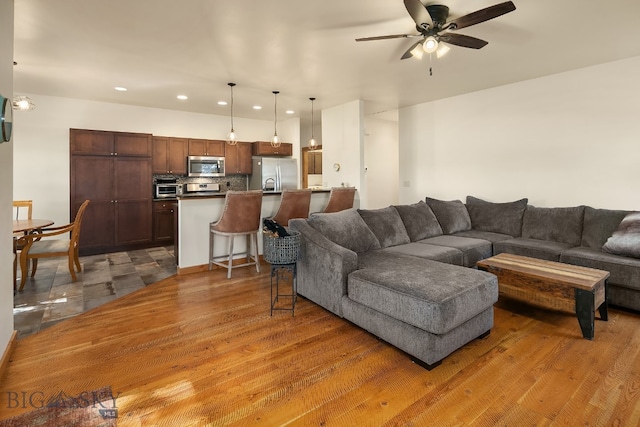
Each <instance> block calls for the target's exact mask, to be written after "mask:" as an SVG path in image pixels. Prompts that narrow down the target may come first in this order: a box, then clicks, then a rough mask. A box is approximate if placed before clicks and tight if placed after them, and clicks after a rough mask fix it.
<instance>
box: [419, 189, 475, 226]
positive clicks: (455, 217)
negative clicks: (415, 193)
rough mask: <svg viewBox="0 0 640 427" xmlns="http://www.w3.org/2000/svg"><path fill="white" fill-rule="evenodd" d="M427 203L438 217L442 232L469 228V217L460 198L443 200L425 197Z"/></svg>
mask: <svg viewBox="0 0 640 427" xmlns="http://www.w3.org/2000/svg"><path fill="white" fill-rule="evenodd" d="M426 201H427V205H429V207H430V208H431V210H432V211H433V213H434V214H435V215H436V218H438V222H439V223H440V227H442V231H443V232H444V234H453V233H457V232H459V231H468V230H471V218H469V212H467V208H466V207H465V205H464V203H462V202H461V201H460V200H451V201H444V200H438V199H432V198H431V197H427V198H426Z"/></svg>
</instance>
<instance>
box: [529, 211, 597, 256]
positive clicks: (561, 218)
mask: <svg viewBox="0 0 640 427" xmlns="http://www.w3.org/2000/svg"><path fill="white" fill-rule="evenodd" d="M583 218H584V206H576V207H571V208H536V207H535V206H527V209H526V211H525V212H524V217H523V220H522V237H524V238H527V239H538V240H550V241H552V242H559V243H567V244H570V245H574V246H580V242H581V241H582V221H583Z"/></svg>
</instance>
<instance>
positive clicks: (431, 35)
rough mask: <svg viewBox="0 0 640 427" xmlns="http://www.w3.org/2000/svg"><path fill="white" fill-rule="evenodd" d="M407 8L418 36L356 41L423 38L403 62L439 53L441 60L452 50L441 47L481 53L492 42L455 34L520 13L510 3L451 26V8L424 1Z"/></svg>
mask: <svg viewBox="0 0 640 427" xmlns="http://www.w3.org/2000/svg"><path fill="white" fill-rule="evenodd" d="M404 6H405V7H406V8H407V12H409V15H411V18H413V20H414V21H415V23H416V30H417V31H418V34H392V35H388V36H376V37H364V38H359V39H356V41H357V42H362V41H370V40H384V39H396V38H410V37H420V38H421V39H420V40H419V41H417V42H416V43H414V44H412V45H411V46H410V47H409V49H407V51H406V52H405V53H404V55H402V58H400V59H407V58H411V57H412V56H415V57H417V58H418V59H420V58H421V57H422V54H423V52H427V53H433V52H436V54H437V55H438V57H440V56H441V55H442V54H444V53H445V52H446V51H447V50H449V48H448V47H446V46H444V45H441V44H440V43H449V44H452V45H456V46H461V47H468V48H471V49H481V48H483V47H484V46H486V45H487V44H488V42H486V41H484V40H481V39H478V38H476V37H471V36H466V35H464V34H458V33H453V32H451V31H455V30H459V29H461V28H465V27H470V26H472V25H476V24H479V23H481V22H484V21H488V20H490V19H493V18H497V17H498V16H500V15H504V14H505V13H509V12H512V11H514V10H516V6H515V5H514V4H513V2H511V1H507V2H504V3H500V4H496V5H493V6H489V7H486V8H484V9H480V10H476V11H475V12H472V13H469V14H467V15H464V16H461V17H460V18H456V19H454V20H452V21H449V22H447V18H448V17H449V8H448V7H447V6H444V5H440V4H427V5H424V4H422V2H421V1H420V0H404Z"/></svg>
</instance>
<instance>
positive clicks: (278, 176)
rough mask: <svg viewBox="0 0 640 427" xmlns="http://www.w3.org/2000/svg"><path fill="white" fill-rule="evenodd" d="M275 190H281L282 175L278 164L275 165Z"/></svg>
mask: <svg viewBox="0 0 640 427" xmlns="http://www.w3.org/2000/svg"><path fill="white" fill-rule="evenodd" d="M276 191H282V176H281V171H280V166H276Z"/></svg>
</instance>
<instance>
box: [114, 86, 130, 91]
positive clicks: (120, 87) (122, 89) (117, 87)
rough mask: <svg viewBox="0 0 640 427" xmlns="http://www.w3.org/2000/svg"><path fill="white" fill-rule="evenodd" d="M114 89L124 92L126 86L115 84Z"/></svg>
mask: <svg viewBox="0 0 640 427" xmlns="http://www.w3.org/2000/svg"><path fill="white" fill-rule="evenodd" d="M114 89H115V90H117V91H118V92H126V91H127V88H126V87H122V86H116V87H114Z"/></svg>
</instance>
